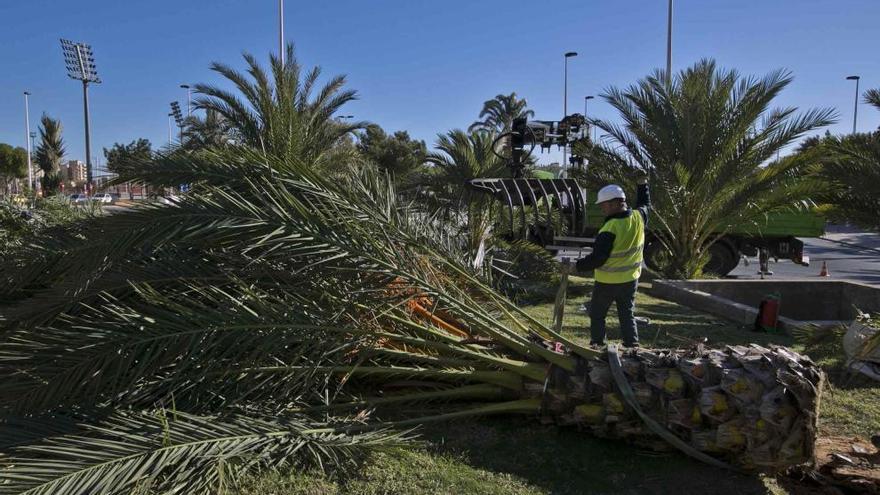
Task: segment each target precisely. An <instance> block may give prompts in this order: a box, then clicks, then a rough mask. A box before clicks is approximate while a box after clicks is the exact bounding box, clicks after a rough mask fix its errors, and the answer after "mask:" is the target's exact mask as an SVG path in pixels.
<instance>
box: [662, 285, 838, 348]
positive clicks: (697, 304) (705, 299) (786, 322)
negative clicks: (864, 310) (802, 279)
mask: <svg viewBox="0 0 880 495" xmlns="http://www.w3.org/2000/svg"><path fill="white" fill-rule="evenodd" d="M700 282H701V281H688V280H655V281H654V282H653V284H652V288H651V290H650V291H649V292H650V294H651V295H652V296H656V297H659V298H661V299H666V300H668V301H673V302H676V303H679V304H683V305H685V306H688V307H690V308H693V309H696V310H699V311H704V312H706V313H711V314H713V315H716V316H720V317H722V318H725V319H728V320H730V321H732V322H734V323H737V324H739V325H743V326H747V327H752V326H753V325H754V324H755V319H756V318H757V316H758V308H757V306H750V305H746V304H742V303H739V302H736V301H734V300H731V299H728V298H726V297H722V296H719V295H716V294H711V293H709V292H705V291H702V290H698V289H696V288H694V287H692V286H689V285H691V284H693V285H696V284H698V283H700ZM847 323H849V322H848V321H847V320H795V319H793V318H788V317H784V316H781V315H780V316H779V329H780V330H781V331H782V332H783V333H785V334H788V335H790V334H791V331H792V330H793V329H795V328H799V327H804V326H814V325H815V326H821V327H827V326H837V325H842V324H847Z"/></svg>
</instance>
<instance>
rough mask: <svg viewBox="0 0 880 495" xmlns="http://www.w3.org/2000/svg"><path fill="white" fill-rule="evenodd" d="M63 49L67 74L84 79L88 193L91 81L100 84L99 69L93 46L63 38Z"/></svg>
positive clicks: (89, 185)
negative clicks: (96, 65) (96, 64)
mask: <svg viewBox="0 0 880 495" xmlns="http://www.w3.org/2000/svg"><path fill="white" fill-rule="evenodd" d="M61 50H62V51H63V52H64V63H65V65H67V75H68V77H70V78H71V79H76V80H78V81H82V84H83V114H84V118H85V131H86V194H91V188H92V143H91V134H90V133H89V83H95V84H98V83H100V82H101V79H100V78H99V77H98V70H97V69H96V68H95V56H94V54H93V53H92V47H91V46H89V45H87V44H85V43H75V42H73V41H69V40H65V39H62V40H61Z"/></svg>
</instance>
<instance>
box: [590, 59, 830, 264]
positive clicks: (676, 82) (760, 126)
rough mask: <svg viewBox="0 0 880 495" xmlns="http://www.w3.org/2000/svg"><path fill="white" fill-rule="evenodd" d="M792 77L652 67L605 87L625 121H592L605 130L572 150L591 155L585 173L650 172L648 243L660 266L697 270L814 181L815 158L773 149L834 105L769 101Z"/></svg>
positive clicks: (594, 179) (709, 66) (822, 119)
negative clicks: (736, 234) (724, 239)
mask: <svg viewBox="0 0 880 495" xmlns="http://www.w3.org/2000/svg"><path fill="white" fill-rule="evenodd" d="M791 80H792V78H791V75H790V74H789V73H788V72H786V71H775V72H772V73H770V74H768V75H766V76H765V77H763V78H760V79H756V78H753V77H745V78H743V77H740V75H739V74H738V73H737V72H736V71H727V70H722V69H719V68H718V67H717V66H716V64H715V62H714V61H712V60H703V61H701V62H698V63H697V64H695V65H694V66H692V67H690V68H688V69H686V70H684V71H682V72H681V73H679V74H676V75H675V77H674V78H673V79H672V82H671V83H670V84H667V83H666V77H665V74H663V73H660V72H657V73H655V74H653V75H651V76H649V77H647V78H645V79H643V80H641V81H639V82H638V83H637V84H636V85H634V86H630V87H629V88H627V89H625V90H621V89H617V88H612V89H610V90H608V91H607V92H606V94H605V95H603V97H604V98H605V100H606V101H607V102H608V103H609V104H611V106H613V107H614V108H615V109H617V111H618V112H619V113H620V117H621V119H622V120H623V123H622V124H621V125H618V124H615V123H613V122H610V121H605V120H597V121H595V122H593V124H595V125H596V126H598V127H599V128H600V129H601V130H602V131H604V132H605V133H606V134H607V139H606V140H605V141H604V142H602V143H600V144H598V145H596V146H592V145H590V144H588V143H587V144H582V145H581V146H579V147H578V149H577V151H578V152H580V153H581V154H582V156H585V157H587V158H588V159H589V163H590V166H589V167H588V169H587V170H588V172H587V176H586V179H587V182H588V183H589V184H590V185H591V186H594V187H596V186H600V185H604V184H607V183H609V182H614V183H618V184H623V185H625V186H626V185H629V186H631V187H632V188H633V189H634V185H633V184H632V177H634V176H636V175H637V174H636V173H635V172H636V171H637V170H641V171H644V172H646V173H647V174H648V175H650V178H651V183H652V185H653V188H652V189H653V191H654V194H653V198H652V199H653V203H654V205H653V212H654V213H653V214H654V216H653V220H652V222H653V224H654V227H653V229H654V231H655V232H656V233H657V235H658V238H659V240H660V245H657V246H648V249H649V250H651V249H662V250H663V251H665V252H666V253H668V259H669V263H668V265H666V267H665V270H664V271H665V275H667V276H672V277H684V278H689V277H693V276H695V275H697V274H699V273H700V269H701V267H702V266H703V264H704V263H705V262H706V261H707V259H708V249H709V248H710V247H711V246H712V244H713V243H714V242H715V240H716V239H718V238H719V236H721V235H723V234H724V233H726V232H728V231H729V230H730V229H732V228H735V227H737V226H743V225H747V224H750V223H752V222H756V221H758V220H760V219H761V218H763V217H764V215H765V214H766V213H768V212H772V211H776V210H780V209H787V208H794V207H796V206H798V205H800V204H803V203H804V202H805V201H807V200H808V199H809V198H810V196H811V190H812V189H813V188H812V187H811V184H810V181H809V179H808V178H807V177H806V176H807V174H806V173H805V170H806V169H807V168H808V167H809V166H811V165H813V164H815V163H816V161H817V157H816V156H815V155H811V154H795V155H791V156H787V157H783V158H782V159H780V160H776V159H775V157H776V155H777V152H778V151H779V150H780V149H781V148H783V147H785V146H786V145H788V144H789V143H792V142H793V141H794V140H796V139H797V138H799V137H800V136H802V135H803V134H804V133H806V132H809V131H811V130H813V129H816V128H818V127H822V126H825V125H828V124H830V123H832V122H833V121H834V118H835V114H834V112H833V111H831V110H810V111H807V112H806V113H803V114H800V115H796V109H795V108H782V109H772V108H771V107H770V105H771V104H772V101H773V99H774V98H776V96H777V95H778V94H779V93H780V92H781V91H782V90H783V89H784V88H785V87H786V86H787V85H788V84H789V83H790V82H791ZM651 254H654V253H651Z"/></svg>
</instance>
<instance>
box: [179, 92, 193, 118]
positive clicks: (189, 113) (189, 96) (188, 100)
mask: <svg viewBox="0 0 880 495" xmlns="http://www.w3.org/2000/svg"><path fill="white" fill-rule="evenodd" d="M180 87H181V88H183V89H185V90H186V116H187V117H192V115H193V112H192V88H191V87H190V86H189V84H181V85H180Z"/></svg>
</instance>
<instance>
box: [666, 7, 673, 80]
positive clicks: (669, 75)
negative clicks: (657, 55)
mask: <svg viewBox="0 0 880 495" xmlns="http://www.w3.org/2000/svg"><path fill="white" fill-rule="evenodd" d="M671 81H672V0H669V14H668V16H667V22H666V84H669V83H670V82H671Z"/></svg>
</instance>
